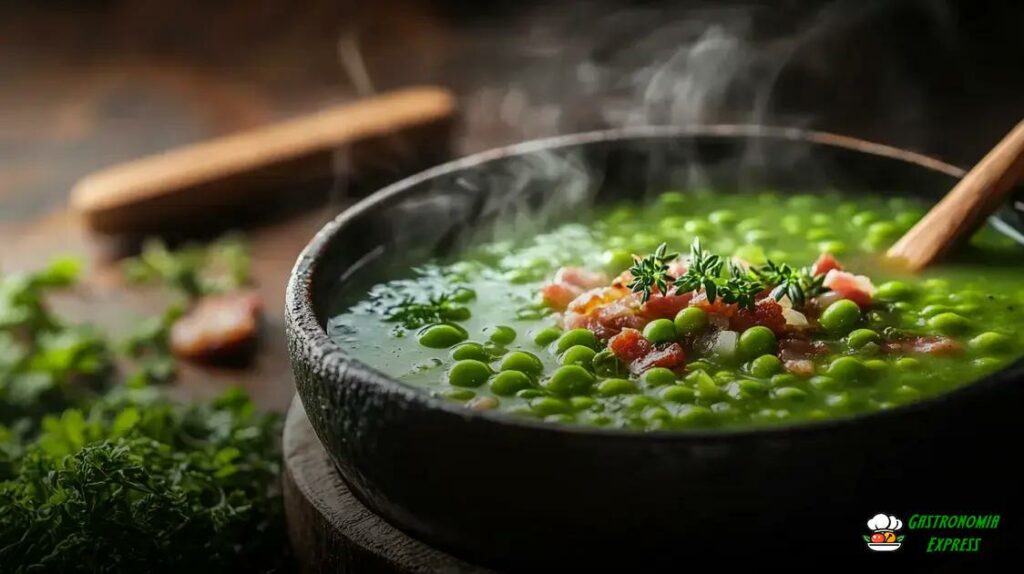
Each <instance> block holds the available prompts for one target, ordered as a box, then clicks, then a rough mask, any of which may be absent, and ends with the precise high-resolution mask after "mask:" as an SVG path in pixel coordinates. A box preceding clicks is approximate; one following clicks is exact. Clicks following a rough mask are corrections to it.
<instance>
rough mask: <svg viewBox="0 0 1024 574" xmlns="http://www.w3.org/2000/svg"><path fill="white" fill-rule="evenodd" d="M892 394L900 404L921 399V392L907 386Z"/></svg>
mask: <svg viewBox="0 0 1024 574" xmlns="http://www.w3.org/2000/svg"><path fill="white" fill-rule="evenodd" d="M892 394H893V396H894V397H895V398H896V399H897V400H899V401H900V402H910V401H916V400H917V399H919V398H920V397H921V391H919V390H917V389H915V388H914V387H911V386H907V385H902V386H900V387H899V388H897V389H896V390H894V391H893V392H892Z"/></svg>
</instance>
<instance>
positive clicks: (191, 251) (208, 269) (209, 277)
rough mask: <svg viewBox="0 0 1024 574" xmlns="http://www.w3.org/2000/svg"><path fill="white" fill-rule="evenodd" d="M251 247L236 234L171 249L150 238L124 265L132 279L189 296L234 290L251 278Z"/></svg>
mask: <svg viewBox="0 0 1024 574" xmlns="http://www.w3.org/2000/svg"><path fill="white" fill-rule="evenodd" d="M249 268H250V258H249V250H248V248H247V247H246V244H245V242H244V241H243V240H242V239H241V238H240V237H239V236H237V235H230V234H229V235H225V236H224V237H221V238H220V239H218V240H216V241H214V242H213V243H210V244H208V245H198V244H187V245H184V246H182V247H180V248H178V249H175V250H173V251H172V250H170V249H168V248H167V246H166V245H165V244H164V243H163V242H162V241H160V240H159V239H154V240H150V241H147V242H146V243H145V244H144V245H143V247H142V252H141V253H139V255H138V256H137V257H132V258H129V259H126V260H124V262H123V263H122V269H123V271H124V275H125V277H126V278H127V279H128V280H129V281H130V282H132V283H139V284H146V283H159V282H163V283H166V284H167V285H169V286H171V287H172V288H174V289H176V290H178V291H180V292H182V293H184V294H185V295H187V296H189V297H198V296H200V295H209V294H215V293H224V292H227V291H234V290H236V289H239V288H241V287H243V286H245V285H246V284H247V283H248V282H249V271H250V269H249Z"/></svg>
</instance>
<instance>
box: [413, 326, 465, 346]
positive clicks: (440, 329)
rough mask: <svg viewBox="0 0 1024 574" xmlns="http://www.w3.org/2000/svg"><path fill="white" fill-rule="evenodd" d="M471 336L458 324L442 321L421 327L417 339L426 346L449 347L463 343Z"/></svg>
mask: <svg viewBox="0 0 1024 574" xmlns="http://www.w3.org/2000/svg"><path fill="white" fill-rule="evenodd" d="M468 337H469V334H468V333H466V330H465V329H463V328H462V327H459V326H457V325H450V324H448V323H440V324H438V325H430V326H427V327H424V328H423V329H420V332H419V334H418V335H417V339H416V340H418V341H419V343H420V344H421V345H423V346H424V347H430V348H431V349H447V348H448V347H451V346H452V345H455V344H456V343H461V342H462V341H465V340H466V339H467V338H468Z"/></svg>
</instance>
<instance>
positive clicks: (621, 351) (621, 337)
mask: <svg viewBox="0 0 1024 574" xmlns="http://www.w3.org/2000/svg"><path fill="white" fill-rule="evenodd" d="M608 348H609V349H611V351H612V353H614V354H615V356H616V357H618V358H619V359H620V360H621V361H623V362H624V363H626V365H628V367H629V370H630V372H632V373H635V374H639V373H642V372H644V371H646V370H648V369H652V368H654V367H664V368H666V369H677V368H679V367H682V366H683V365H685V364H686V353H685V352H683V348H682V347H681V346H680V345H679V343H671V344H669V345H665V346H663V347H660V348H659V347H655V346H654V345H653V344H651V342H650V341H648V340H647V339H645V338H644V336H643V335H642V334H641V333H640V331H637V330H636V329H629V328H627V329H623V330H622V331H621V332H620V333H619V334H618V335H615V336H614V337H612V338H611V340H609V341H608Z"/></svg>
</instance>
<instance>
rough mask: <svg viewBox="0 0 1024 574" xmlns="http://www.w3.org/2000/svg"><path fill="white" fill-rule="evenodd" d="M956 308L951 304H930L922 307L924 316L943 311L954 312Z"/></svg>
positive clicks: (939, 313)
mask: <svg viewBox="0 0 1024 574" xmlns="http://www.w3.org/2000/svg"><path fill="white" fill-rule="evenodd" d="M953 311H954V309H953V308H952V307H950V306H949V305H928V306H926V307H925V308H924V309H921V316H922V317H926V318H927V317H934V316H936V315H941V314H942V313H952V312H953Z"/></svg>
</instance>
